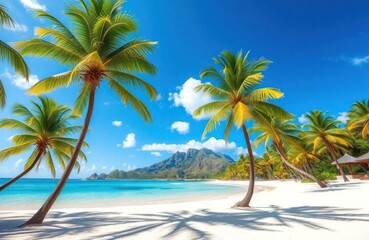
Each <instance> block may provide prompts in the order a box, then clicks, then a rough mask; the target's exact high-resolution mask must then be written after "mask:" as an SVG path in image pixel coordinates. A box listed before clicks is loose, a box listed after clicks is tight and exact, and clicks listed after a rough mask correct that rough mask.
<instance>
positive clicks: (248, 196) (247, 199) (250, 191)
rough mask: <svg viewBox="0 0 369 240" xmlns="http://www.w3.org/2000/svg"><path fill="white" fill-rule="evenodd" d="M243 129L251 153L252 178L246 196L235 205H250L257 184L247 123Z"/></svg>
mask: <svg viewBox="0 0 369 240" xmlns="http://www.w3.org/2000/svg"><path fill="white" fill-rule="evenodd" d="M242 131H243V135H244V137H245V141H246V145H247V151H248V153H249V160H250V180H249V186H248V189H247V193H246V196H245V197H244V199H242V200H241V201H239V202H238V203H236V204H235V205H234V207H250V201H251V198H252V195H253V194H254V186H255V160H254V154H253V152H252V147H251V142H250V138H249V134H248V132H247V129H246V126H245V124H243V125H242Z"/></svg>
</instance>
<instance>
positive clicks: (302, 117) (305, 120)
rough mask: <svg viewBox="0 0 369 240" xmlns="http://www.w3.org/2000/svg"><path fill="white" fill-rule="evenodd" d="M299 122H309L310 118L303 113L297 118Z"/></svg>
mask: <svg viewBox="0 0 369 240" xmlns="http://www.w3.org/2000/svg"><path fill="white" fill-rule="evenodd" d="M297 119H298V121H299V123H301V124H305V123H307V122H308V121H309V120H308V119H307V117H306V115H305V114H302V115H301V116H300V117H298V118H297Z"/></svg>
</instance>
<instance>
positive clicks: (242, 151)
mask: <svg viewBox="0 0 369 240" xmlns="http://www.w3.org/2000/svg"><path fill="white" fill-rule="evenodd" d="M234 153H235V154H236V155H241V154H242V155H249V151H248V150H247V149H246V148H243V147H237V148H236V151H235V152H234ZM252 153H253V154H254V156H255V157H257V156H259V154H258V153H257V152H255V151H253V152H252Z"/></svg>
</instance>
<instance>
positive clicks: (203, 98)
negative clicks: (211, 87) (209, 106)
mask: <svg viewBox="0 0 369 240" xmlns="http://www.w3.org/2000/svg"><path fill="white" fill-rule="evenodd" d="M200 84H202V82H201V81H200V80H196V79H194V78H189V79H188V80H187V81H186V82H185V83H184V84H183V85H182V86H179V87H177V88H176V89H177V90H178V92H174V93H169V98H168V100H169V101H173V102H174V104H173V105H174V106H175V107H179V106H182V107H184V109H185V111H186V112H187V113H188V114H190V115H192V114H193V112H194V111H195V110H196V109H197V108H198V107H200V106H202V105H204V104H206V103H209V102H211V101H213V99H212V97H211V96H210V95H208V94H204V93H201V92H195V91H194V88H195V87H197V86H198V85H200ZM210 116H211V115H200V116H198V117H196V118H195V117H194V119H197V120H200V119H207V118H209V117H210Z"/></svg>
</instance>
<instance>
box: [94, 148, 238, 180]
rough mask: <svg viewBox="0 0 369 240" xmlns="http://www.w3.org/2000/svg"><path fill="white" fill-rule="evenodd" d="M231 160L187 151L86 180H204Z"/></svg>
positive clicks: (204, 152) (200, 151) (222, 155)
mask: <svg viewBox="0 0 369 240" xmlns="http://www.w3.org/2000/svg"><path fill="white" fill-rule="evenodd" d="M231 163H233V159H232V158H231V157H229V156H227V155H224V154H221V153H215V152H213V151H212V150H210V149H206V148H203V149H200V150H198V149H192V148H190V149H188V150H187V152H176V153H174V154H173V155H172V156H171V157H169V158H168V159H166V160H164V161H161V162H159V163H156V164H153V165H151V166H149V167H145V168H138V169H135V170H132V171H128V172H125V171H122V170H114V171H112V172H110V173H109V174H104V173H102V174H100V175H98V174H97V173H94V174H92V175H91V176H90V177H89V178H88V179H154V178H155V179H158V178H159V179H206V178H209V177H212V176H214V175H216V174H217V173H219V172H221V171H224V170H225V169H226V167H227V166H228V165H229V164H231Z"/></svg>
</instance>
